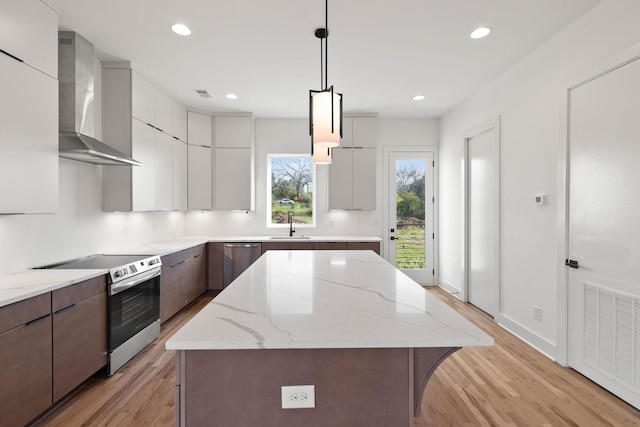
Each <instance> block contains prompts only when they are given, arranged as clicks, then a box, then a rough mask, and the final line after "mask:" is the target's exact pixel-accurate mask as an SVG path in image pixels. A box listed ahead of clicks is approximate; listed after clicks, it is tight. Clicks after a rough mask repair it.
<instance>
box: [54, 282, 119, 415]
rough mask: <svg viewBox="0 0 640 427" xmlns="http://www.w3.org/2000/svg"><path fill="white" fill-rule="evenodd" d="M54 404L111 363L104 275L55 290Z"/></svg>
mask: <svg viewBox="0 0 640 427" xmlns="http://www.w3.org/2000/svg"><path fill="white" fill-rule="evenodd" d="M51 302H52V312H53V401H54V402H57V401H58V400H60V399H61V398H62V397H64V396H65V395H66V394H67V393H69V392H70V391H72V390H73V389H74V388H76V387H77V386H78V385H80V384H81V383H82V382H83V381H84V380H86V379H87V378H89V377H90V376H91V375H93V374H94V373H96V372H97V371H98V370H100V369H101V368H103V367H104V366H105V365H106V364H107V293H106V280H105V277H104V276H101V277H98V278H95V279H91V280H88V281H85V282H81V283H77V284H75V285H71V286H67V287H65V288H62V289H59V290H57V291H53V292H52V293H51Z"/></svg>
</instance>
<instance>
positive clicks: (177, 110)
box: [171, 101, 187, 142]
mask: <svg viewBox="0 0 640 427" xmlns="http://www.w3.org/2000/svg"><path fill="white" fill-rule="evenodd" d="M171 109H172V115H173V137H174V138H177V139H179V140H180V141H183V142H187V109H186V108H184V107H183V106H182V105H180V104H178V103H177V102H175V101H173V102H172V107H171Z"/></svg>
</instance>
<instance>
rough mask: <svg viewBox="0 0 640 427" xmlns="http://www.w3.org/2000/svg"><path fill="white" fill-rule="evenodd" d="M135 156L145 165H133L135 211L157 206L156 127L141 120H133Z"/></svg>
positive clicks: (149, 209) (148, 209) (132, 136)
mask: <svg viewBox="0 0 640 427" xmlns="http://www.w3.org/2000/svg"><path fill="white" fill-rule="evenodd" d="M131 122H132V124H131V138H132V154H133V158H134V159H136V160H138V161H139V162H142V164H143V166H134V167H132V180H133V183H132V199H133V200H132V202H133V203H132V204H133V209H132V210H134V211H153V210H155V208H156V203H155V199H156V189H155V187H156V173H155V170H156V143H155V133H156V132H157V131H156V130H155V129H154V128H152V127H151V126H149V125H147V124H146V123H142V122H141V121H139V120H136V119H132V120H131Z"/></svg>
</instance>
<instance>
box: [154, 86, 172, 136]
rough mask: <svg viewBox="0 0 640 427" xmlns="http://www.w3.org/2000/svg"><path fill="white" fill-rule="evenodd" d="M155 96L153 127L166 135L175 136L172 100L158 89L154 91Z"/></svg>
mask: <svg viewBox="0 0 640 427" xmlns="http://www.w3.org/2000/svg"><path fill="white" fill-rule="evenodd" d="M155 95H156V96H155V101H156V102H155V123H153V125H154V126H155V127H156V128H157V129H159V130H161V131H162V132H164V133H166V134H167V135H171V136H175V134H174V132H173V100H172V99H171V98H169V97H168V96H167V95H166V94H165V93H164V92H162V91H160V90H158V89H156V93H155Z"/></svg>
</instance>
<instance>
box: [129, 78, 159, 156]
mask: <svg viewBox="0 0 640 427" xmlns="http://www.w3.org/2000/svg"><path fill="white" fill-rule="evenodd" d="M131 92H132V93H131V107H132V110H131V115H132V116H133V117H135V118H136V119H138V120H140V121H141V122H143V123H148V124H150V125H154V126H155V115H156V88H155V86H153V85H152V84H151V83H150V82H149V81H147V80H146V79H145V78H144V77H142V76H140V74H138V73H136V72H135V71H133V70H131ZM134 158H135V157H134Z"/></svg>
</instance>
